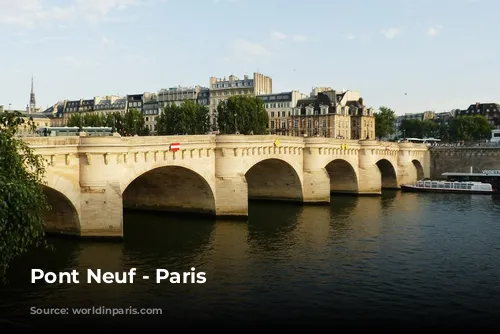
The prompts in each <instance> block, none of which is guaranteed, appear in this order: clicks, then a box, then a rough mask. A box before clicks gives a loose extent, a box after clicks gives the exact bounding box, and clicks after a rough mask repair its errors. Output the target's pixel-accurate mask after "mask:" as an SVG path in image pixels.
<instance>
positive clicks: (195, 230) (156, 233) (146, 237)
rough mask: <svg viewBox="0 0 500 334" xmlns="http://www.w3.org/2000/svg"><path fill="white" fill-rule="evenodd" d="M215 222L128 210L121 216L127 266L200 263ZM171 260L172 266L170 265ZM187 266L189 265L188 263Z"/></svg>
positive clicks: (208, 245) (208, 246)
mask: <svg viewBox="0 0 500 334" xmlns="http://www.w3.org/2000/svg"><path fill="white" fill-rule="evenodd" d="M214 231H215V220H213V219H208V218H197V217H191V216H190V217H186V216H182V215H175V214H171V213H169V214H162V213H154V212H153V213H144V212H139V211H135V212H134V211H127V212H126V214H125V215H124V247H125V249H124V251H125V255H126V258H127V262H128V263H129V264H130V265H141V264H144V262H145V263H146V265H151V266H162V265H164V264H166V263H164V261H165V260H166V261H167V263H169V262H170V263H169V264H174V265H175V261H176V259H180V258H182V259H183V261H184V262H183V263H184V264H186V263H185V261H186V260H189V261H188V262H189V263H192V264H196V262H199V256H200V255H201V254H203V253H204V252H206V251H207V250H208V249H209V248H210V243H211V239H212V234H213V233H214ZM172 261H173V263H171V262H172ZM188 265H189V264H188Z"/></svg>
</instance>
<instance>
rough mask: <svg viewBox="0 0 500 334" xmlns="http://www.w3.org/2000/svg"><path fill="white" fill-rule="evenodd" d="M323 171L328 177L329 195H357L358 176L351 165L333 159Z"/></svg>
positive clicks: (341, 160)
mask: <svg viewBox="0 0 500 334" xmlns="http://www.w3.org/2000/svg"><path fill="white" fill-rule="evenodd" d="M325 170H326V171H327V172H328V175H329V176H330V192H331V193H347V194H356V193H358V174H357V173H356V169H355V168H354V167H353V166H352V164H351V163H349V162H348V161H346V160H344V159H334V160H332V161H330V162H329V163H328V164H327V165H326V166H325Z"/></svg>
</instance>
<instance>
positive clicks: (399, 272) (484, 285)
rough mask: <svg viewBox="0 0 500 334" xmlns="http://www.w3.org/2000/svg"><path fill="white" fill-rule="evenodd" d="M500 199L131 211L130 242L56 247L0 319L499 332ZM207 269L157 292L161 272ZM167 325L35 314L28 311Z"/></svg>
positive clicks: (24, 264) (25, 270) (12, 288)
mask: <svg viewBox="0 0 500 334" xmlns="http://www.w3.org/2000/svg"><path fill="white" fill-rule="evenodd" d="M499 217H500V199H499V198H495V197H492V196H484V195H483V196H482V195H477V196H470V195H458V194H407V193H401V192H388V191H386V192H384V194H383V195H382V197H349V196H347V197H342V196H335V197H332V203H331V205H330V206H299V205H293V204H287V203H269V202H267V203H263V202H257V203H253V202H252V203H250V207H249V220H248V221H247V222H242V221H215V220H211V219H200V218H193V217H188V216H173V215H170V214H145V213H138V212H127V213H126V214H125V217H124V229H125V230H124V235H125V237H124V240H123V242H109V241H108V242H95V241H94V242H91V241H79V240H77V239H66V238H54V239H50V243H51V244H52V245H53V247H54V250H53V251H44V250H34V251H32V252H30V253H28V254H27V255H26V256H24V257H23V258H21V259H19V261H16V262H15V263H14V264H13V266H12V268H11V270H10V275H9V281H8V283H7V284H6V285H4V286H3V287H2V286H0V318H3V319H8V320H4V323H5V322H6V321H9V322H10V323H16V324H18V325H19V324H24V325H26V326H30V327H31V328H41V327H37V326H42V327H44V326H47V325H52V326H56V325H61V326H68V325H72V326H78V327H73V328H82V327H83V326H85V325H97V324H99V326H102V325H111V326H119V325H126V326H128V327H129V328H132V327H131V326H133V325H141V326H145V325H151V326H163V328H164V329H169V328H174V327H177V326H183V327H185V328H187V327H190V326H200V325H206V326H208V325H215V326H219V328H220V326H221V325H227V326H229V325H236V326H241V327H242V328H246V327H250V326H252V325H265V326H270V325H272V324H274V325H289V326H290V325H292V326H299V325H307V326H322V327H324V326H327V327H335V326H344V325H350V326H378V325H380V326H382V325H384V326H394V327H399V326H401V327H408V326H411V327H421V326H423V325H426V326H427V325H428V326H452V327H462V328H463V327H464V326H485V327H493V326H497V325H500V288H499V283H500V282H499V278H500V228H499V224H500V218H499ZM191 267H194V268H196V271H197V272H199V271H203V272H205V273H206V278H207V281H206V283H205V284H172V283H169V282H167V281H163V282H162V283H159V284H157V283H156V282H155V279H154V277H155V270H156V269H159V268H164V269H167V270H169V271H178V272H182V271H189V270H190V268H191ZM32 268H40V269H44V270H46V271H54V272H59V271H70V270H72V269H76V270H78V271H79V272H81V273H83V274H81V277H83V278H82V281H84V278H85V277H86V276H85V275H84V274H85V273H86V270H87V269H88V268H91V269H102V270H104V271H113V272H114V271H128V270H129V269H130V268H137V273H138V275H137V276H138V277H139V276H140V277H142V276H143V275H149V276H150V279H149V280H143V279H141V278H138V277H136V278H135V281H134V283H133V284H117V283H115V284H87V283H85V282H81V283H80V284H51V285H49V284H44V283H36V284H31V283H30V275H31V273H30V269H32ZM32 307H38V308H78V307H85V308H91V307H107V308H129V307H132V308H137V309H141V308H161V309H162V315H147V316H139V315H116V316H111V315H86V316H84V315H79V316H62V315H59V316H48V315H40V316H35V315H30V308H32Z"/></svg>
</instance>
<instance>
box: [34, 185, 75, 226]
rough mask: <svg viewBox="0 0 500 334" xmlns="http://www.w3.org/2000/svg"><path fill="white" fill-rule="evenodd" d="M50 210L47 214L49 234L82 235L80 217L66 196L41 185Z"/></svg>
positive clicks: (45, 217)
mask: <svg viewBox="0 0 500 334" xmlns="http://www.w3.org/2000/svg"><path fill="white" fill-rule="evenodd" d="M41 186H42V190H43V193H44V195H45V197H46V198H47V203H48V204H49V205H50V209H49V210H48V211H47V212H45V214H44V219H45V231H46V233H48V234H56V233H58V234H69V235H79V234H80V217H79V215H78V211H77V210H76V208H75V206H74V205H73V203H72V202H71V201H70V200H69V198H68V197H66V195H64V194H63V193H61V192H60V191H57V190H55V189H54V188H51V187H49V186H46V185H41Z"/></svg>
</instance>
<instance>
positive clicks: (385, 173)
mask: <svg viewBox="0 0 500 334" xmlns="http://www.w3.org/2000/svg"><path fill="white" fill-rule="evenodd" d="M377 167H378V169H379V171H380V177H381V188H382V189H397V188H398V177H397V172H396V168H394V165H393V164H392V163H391V162H390V161H389V160H387V159H380V160H379V161H377Z"/></svg>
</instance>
